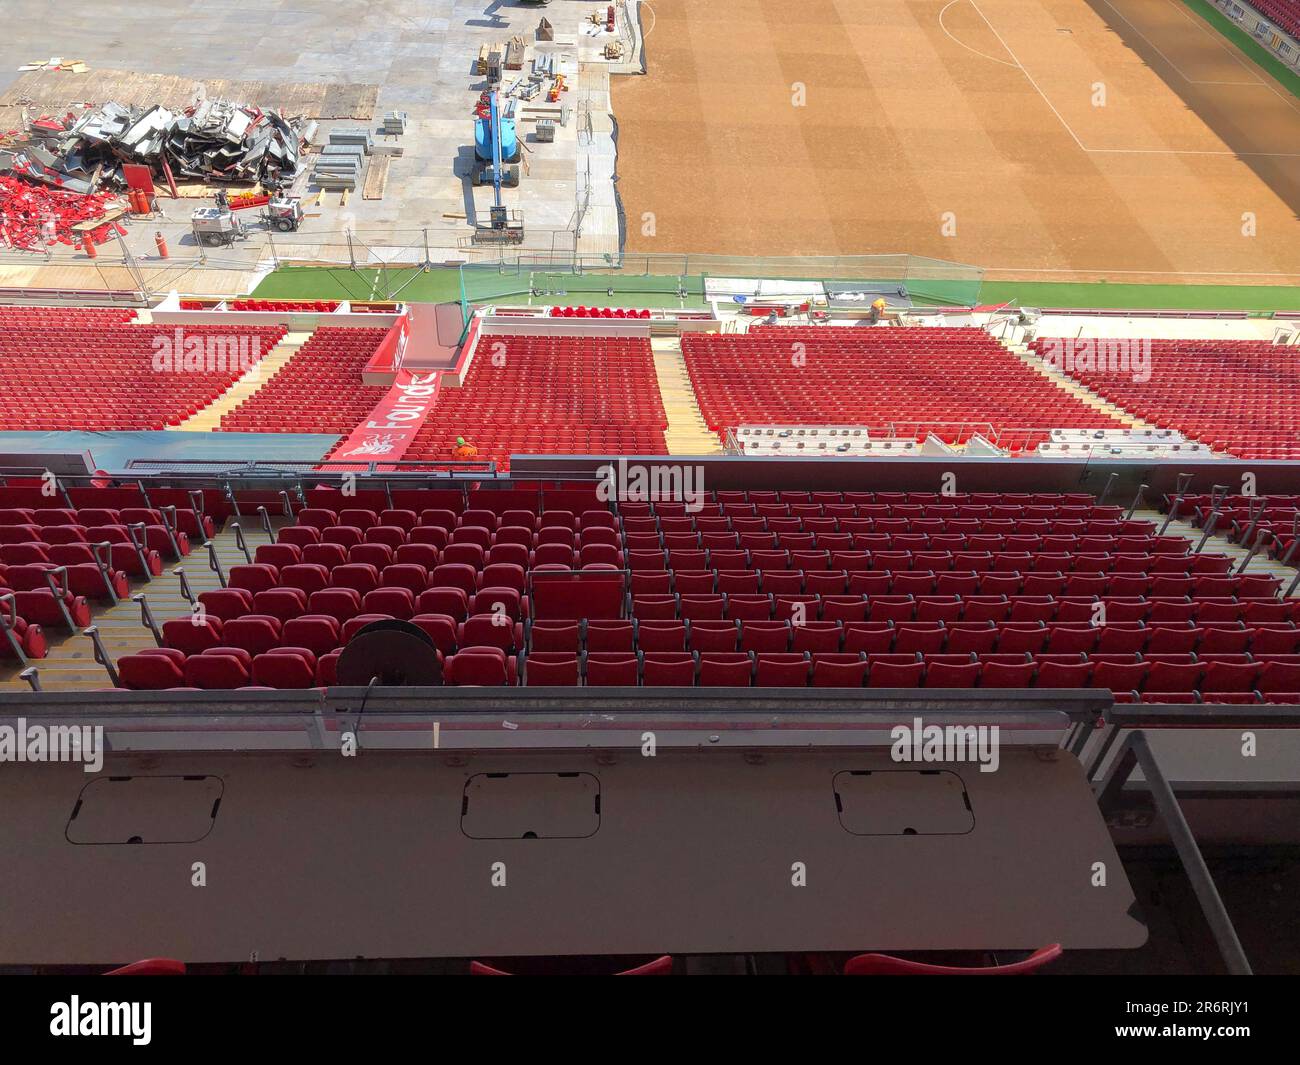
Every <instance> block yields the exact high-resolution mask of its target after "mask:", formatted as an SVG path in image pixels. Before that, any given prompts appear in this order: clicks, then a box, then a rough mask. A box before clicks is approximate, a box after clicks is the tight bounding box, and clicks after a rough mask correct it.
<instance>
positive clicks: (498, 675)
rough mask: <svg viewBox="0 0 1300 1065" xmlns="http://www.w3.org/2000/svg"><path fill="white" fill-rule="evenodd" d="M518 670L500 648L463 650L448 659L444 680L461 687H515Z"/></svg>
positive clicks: (469, 648) (470, 648)
mask: <svg viewBox="0 0 1300 1065" xmlns="http://www.w3.org/2000/svg"><path fill="white" fill-rule="evenodd" d="M516 668H517V667H516V665H515V660H514V659H513V658H509V657H507V656H506V653H505V652H504V651H502V650H501V649H500V648H498V647H462V648H461V649H460V650H459V651H457V652H456V653H455V654H454V655H452V656H451V657H450V658H448V659H447V661H446V663H445V666H444V670H443V679H444V680H445V681H447V682H449V683H451V684H454V685H457V686H461V687H501V686H510V687H513V686H514V685H515V683H516V682H517V679H518V678H517V675H516Z"/></svg>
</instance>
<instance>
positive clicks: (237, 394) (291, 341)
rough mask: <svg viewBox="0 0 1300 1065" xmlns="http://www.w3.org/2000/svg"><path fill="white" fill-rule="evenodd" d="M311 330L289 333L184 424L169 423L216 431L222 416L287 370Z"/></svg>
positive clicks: (190, 430)
mask: <svg viewBox="0 0 1300 1065" xmlns="http://www.w3.org/2000/svg"><path fill="white" fill-rule="evenodd" d="M310 337H311V334H310V333H286V334H285V335H284V337H283V339H282V340H281V341H280V343H278V344H277V345H276V346H275V347H273V348H272V349H271V350H270V351H268V352H267V353H266V355H265V356H264V357H263V358H261V359H259V360H258V361H257V363H256V364H255V365H253V366H252V367H250V368H249V370H248V372H247V373H246V374H244V375H243V377H241V378H240V379H239V380H238V381H236V382H235V383H234V384H233V385H231V386H230V387H229V388H228V389H226V391H224V392H223V393H222V394H221V395H219V396H218V397H217V398H216V399H215V400H213V401H212V402H211V403H209V404H208V405H207V406H206V407H204V408H203V409H202V410H201V411H199V412H198V413H197V414H193V415H191V416H190V417H188V418H186V419H185V421H183V422H181V424H180V425H176V426H168V428H175V429H179V430H184V431H186V432H213V431H215V430H216V429H217V428H218V427H219V426H220V425H221V419H222V418H223V417H224V416H225V415H227V414H229V413H230V412H231V411H233V410H234V409H235V408H236V407H238V406H239V405H240V404H241V403H243V402H244V401H245V400H248V399H251V398H252V397H253V396H255V395H256V394H257V393H258V392H259V391H260V390H261V389H262V387H263V386H264V385H266V384H267V383H268V382H269V381H270V380H271V378H272V377H274V376H275V375H276V374H277V373H279V372H280V371H281V370H282V369H284V367H285V365H287V364H288V362H289V360H290V359H292V358H293V357H294V355H296V354H297V353H298V349H299V348H301V347H302V346H303V345H304V344H305V343H307V341H308V340H309V339H310Z"/></svg>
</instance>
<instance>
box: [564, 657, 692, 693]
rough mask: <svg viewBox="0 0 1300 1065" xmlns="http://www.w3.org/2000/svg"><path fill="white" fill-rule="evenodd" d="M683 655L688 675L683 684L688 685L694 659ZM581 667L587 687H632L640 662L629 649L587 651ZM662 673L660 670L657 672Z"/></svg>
mask: <svg viewBox="0 0 1300 1065" xmlns="http://www.w3.org/2000/svg"><path fill="white" fill-rule="evenodd" d="M683 657H685V658H686V661H687V663H688V670H689V675H690V679H689V680H687V681H685V684H687V685H689V684H691V683H692V682H693V681H694V678H695V660H694V659H693V658H691V657H690V656H689V655H687V656H683ZM583 669H584V672H585V674H586V677H587V687H589V688H597V687H614V688H633V687H636V684H637V679H638V677H639V675H640V663H639V662H638V660H637V657H636V655H634V654H633V653H632V652H631V651H588V652H587V654H586V655H585V657H584V661H583ZM663 675H664V674H663V673H662V672H661V673H658V674H657V676H663ZM668 683H672V681H669V682H668Z"/></svg>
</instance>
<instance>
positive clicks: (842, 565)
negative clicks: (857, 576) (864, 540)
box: [831, 551, 871, 573]
mask: <svg viewBox="0 0 1300 1065" xmlns="http://www.w3.org/2000/svg"><path fill="white" fill-rule="evenodd" d="M831 566H832V567H834V568H836V569H843V570H846V571H848V572H851V573H852V572H860V571H862V570H869V569H870V568H871V553H870V552H869V551H832V552H831Z"/></svg>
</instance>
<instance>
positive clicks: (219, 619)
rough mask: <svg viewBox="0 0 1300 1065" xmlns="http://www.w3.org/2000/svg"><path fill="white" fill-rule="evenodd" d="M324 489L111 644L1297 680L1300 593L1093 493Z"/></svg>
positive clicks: (146, 669) (309, 669)
mask: <svg viewBox="0 0 1300 1065" xmlns="http://www.w3.org/2000/svg"><path fill="white" fill-rule="evenodd" d="M381 498H382V497H381ZM321 501H322V500H321V499H317V500H313V501H312V502H313V504H315V503H318V502H321ZM323 501H326V502H330V504H331V505H330V506H319V505H312V506H309V507H308V508H306V509H304V510H302V511H301V512H300V513H299V515H298V523H297V524H296V525H294V526H291V527H289V528H286V529H283V530H281V533H280V535H279V539H278V542H277V543H275V544H268V545H263V546H262V547H259V548H258V550H257V554H256V556H255V560H254V562H253V563H252V564H251V565H246V566H237V567H234V568H233V569H232V570H231V573H230V587H229V588H226V589H222V590H220V591H213V592H205V593H203V595H202V596H201V597H200V600H201V602H202V603H203V605H204V607H205V610H206V612H207V614H208V617H207V618H206V619H205V621H204V623H203V624H200V625H196V624H195V623H194V619H193V618H192V617H190V616H186V617H183V618H178V619H175V620H173V621H168V622H166V624H165V625H164V627H163V636H164V641H163V642H164V644H165V647H164V648H162V649H159V650H158V651H157V652H151V653H149V654H147V655H143V656H131V658H129V659H124V660H123V662H122V663H119V668H120V670H121V672H122V677H123V682H124V683H126V684H128V685H129V686H133V687H172V686H182V685H183V686H190V687H203V688H209V687H239V686H245V685H249V684H252V685H263V686H272V687H306V686H312V685H327V684H330V683H333V682H334V681H335V679H336V672H335V671H336V663H337V658H338V653H339V650H340V648H341V647H342V646H344V645H345V644H346V643H347V641H348V640H349V639H350V638H351V636H352V635H353V634H354V633H355V632H356V631H357V630H358V629H359V628H360V627H361V626H363V625H365V624H367V623H368V622H369V621H373V620H379V619H382V618H391V617H395V618H402V619H406V620H410V621H412V622H413V623H414V624H416V625H418V626H419V627H420V628H422V629H423V630H424V631H425V632H426V633H428V635H429V637H430V639H431V640H432V642H433V643H434V645H435V646H436V647H437V649H438V651H439V653H440V654H441V655H443V656H444V661H445V669H444V678H445V680H446V682H447V683H451V684H505V685H512V684H515V683H525V684H528V685H575V684H585V685H588V686H604V685H614V686H626V685H647V686H690V685H699V686H706V687H708V686H723V687H735V686H741V687H748V686H751V685H754V686H759V687H804V686H808V685H812V686H818V687H820V686H828V687H844V686H849V687H862V686H864V685H865V686H867V687H943V688H953V687H976V686H978V687H984V688H991V687H992V688H1021V687H1031V686H1032V687H1039V688H1077V687H1104V688H1110V689H1112V690H1113V691H1115V692H1116V693H1117V698H1118V699H1119V700H1121V701H1128V700H1137V699H1141V700H1144V701H1149V702H1188V703H1191V702H1199V701H1204V702H1255V701H1260V700H1267V701H1276V702H1292V701H1296V700H1300V628H1298V627H1297V622H1300V601H1295V600H1282V599H1279V598H1278V597H1277V591H1278V581H1277V579H1276V578H1274V577H1272V576H1269V575H1261V574H1253V573H1248V574H1234V573H1231V572H1230V559H1229V558H1228V557H1227V556H1223V555H1215V554H1209V553H1203V554H1191V553H1189V544H1188V542H1187V540H1185V539H1184V538H1182V537H1178V536H1158V535H1156V533H1155V529H1154V526H1153V524H1152V523H1151V522H1148V521H1137V520H1125V519H1124V518H1123V516H1122V509H1121V508H1120V507H1114V506H1098V505H1097V504H1096V502H1095V500H1094V499H1093V498H1092V497H1091V496H1087V495H1005V494H997V493H990V494H970V495H964V496H954V497H942V496H938V495H933V494H928V493H884V492H882V493H875V494H873V493H852V492H850V493H839V492H815V493H810V492H779V493H778V492H759V491H751V492H748V493H746V492H719V493H716V495H715V497H714V498H713V499H712V500H711V501H709V502H706V503H705V504H704V505H703V509H701V510H700V511H699V512H697V513H687V512H686V509H685V506H684V505H683V504H670V503H659V504H648V503H646V504H632V503H623V504H621V506H620V513H618V514H614V513H612V512H610V511H609V510H607V509H604V508H601V507H599V506H597V505H596V504H595V500H594V495H593V494H592V493H591V491H590V490H587V491H586V493H585V495H584V494H583V493H569V494H568V495H566V496H564V497H560V496H557V495H555V494H554V493H552V494H549V495H543V496H542V503H543V505H541V506H538V505H534V504H535V502H536V497H535V496H534V499H533V502H532V503H530V502H529V500H528V499H527V496H526V494H523V493H510V492H498V491H487V490H484V491H479V492H475V493H471V496H470V502H469V505H468V507H464V508H462V507H461V504H460V499H459V496H458V495H457V494H456V493H451V492H447V493H443V494H442V498H434V493H428V494H427V498H426V499H425V500H424V501H429V502H435V503H437V504H439V505H436V506H428V507H423V508H422V509H421V510H419V511H417V510H416V509H414V505H415V504H418V503H419V502H421V500H420V499H419V497H418V495H417V493H406V499H403V500H399V499H396V498H395V499H394V508H393V509H387V510H382V509H380V504H379V503H378V502H376V500H374V499H370V500H362V501H360V502H358V503H356V504H355V505H353V504H352V503H351V502H350V501H347V500H342V499H335V500H333V501H331V500H329V498H328V497H325V499H324V500H323ZM345 503H346V504H348V505H344V504H345ZM406 503H409V504H412V505H411V506H404V505H403V504H406ZM146 660H147V661H146Z"/></svg>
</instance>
